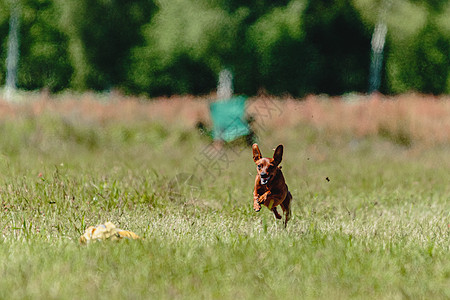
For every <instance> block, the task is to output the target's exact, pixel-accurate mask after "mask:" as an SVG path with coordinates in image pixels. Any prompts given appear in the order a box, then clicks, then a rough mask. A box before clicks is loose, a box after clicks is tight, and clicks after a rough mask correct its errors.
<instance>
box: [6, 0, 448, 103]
mask: <svg viewBox="0 0 450 300" xmlns="http://www.w3.org/2000/svg"><path fill="white" fill-rule="evenodd" d="M15 3H16V4H17V3H18V4H20V8H21V14H20V15H21V20H20V60H19V71H18V86H19V88H22V89H31V90H33V89H43V88H45V89H49V90H50V91H52V92H58V91H62V90H64V89H72V90H79V91H84V90H109V89H112V88H116V89H120V90H122V91H124V92H126V93H131V94H146V95H150V96H157V95H170V94H186V93H190V94H203V93H209V92H211V91H212V90H214V89H215V87H216V82H217V74H218V73H219V71H220V70H222V69H223V68H228V69H230V70H232V72H233V74H234V76H235V81H234V85H235V91H236V92H237V93H246V94H255V93H257V92H258V90H259V89H265V90H266V91H267V92H269V93H273V94H282V93H290V94H291V95H293V96H303V95H305V94H308V93H328V94H332V95H336V94H342V93H346V92H352V91H357V92H367V89H368V83H369V66H370V55H371V54H370V50H371V38H372V32H373V30H374V27H375V24H376V23H377V21H378V20H379V16H380V12H382V11H383V6H386V5H388V4H389V9H387V10H386V13H385V14H386V16H385V22H386V25H387V28H388V31H387V38H386V46H385V56H384V65H383V73H382V74H383V75H382V76H383V78H382V85H381V88H380V90H381V91H382V92H384V93H402V92H406V91H411V90H414V91H419V92H424V93H434V94H439V93H450V2H449V1H447V0H427V1H425V0H395V1H394V0H391V1H389V0H334V1H331V0H278V1H273V0H270V1H269V0H247V1H242V0H154V1H150V0H134V1H126V0H89V1H88V0H0V41H1V51H0V67H1V70H2V72H1V74H0V83H1V84H2V85H4V83H5V72H4V70H5V61H6V55H7V53H6V52H7V51H6V49H7V46H6V45H7V39H8V31H9V18H10V13H11V7H12V5H14V4H15Z"/></svg>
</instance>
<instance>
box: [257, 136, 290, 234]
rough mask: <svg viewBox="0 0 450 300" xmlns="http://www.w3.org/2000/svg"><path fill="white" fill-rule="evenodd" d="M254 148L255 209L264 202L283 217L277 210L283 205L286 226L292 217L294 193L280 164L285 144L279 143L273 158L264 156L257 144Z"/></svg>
mask: <svg viewBox="0 0 450 300" xmlns="http://www.w3.org/2000/svg"><path fill="white" fill-rule="evenodd" d="M252 149H253V160H254V161H255V164H256V166H257V171H258V174H257V175H256V179H255V190H254V191H253V209H254V210H255V211H256V212H258V211H260V210H261V204H264V205H265V206H267V207H268V208H269V209H270V210H271V211H272V212H273V214H274V215H275V218H277V219H281V216H280V214H279V213H278V211H277V206H278V205H281V209H282V210H283V213H284V227H286V225H287V222H288V221H289V219H290V218H291V200H292V195H291V193H290V192H289V189H288V186H287V185H286V182H285V181H284V176H283V173H282V172H281V166H279V164H280V163H281V159H282V158H283V145H278V147H277V149H275V152H274V154H273V158H268V157H262V155H261V151H259V147H258V145H257V144H253V146H252Z"/></svg>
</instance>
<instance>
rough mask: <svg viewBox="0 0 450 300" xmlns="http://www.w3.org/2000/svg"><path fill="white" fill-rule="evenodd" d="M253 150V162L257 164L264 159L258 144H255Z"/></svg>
mask: <svg viewBox="0 0 450 300" xmlns="http://www.w3.org/2000/svg"><path fill="white" fill-rule="evenodd" d="M252 150H253V161H254V162H257V161H258V160H260V159H261V158H262V155H261V151H259V147H258V144H253V146H252Z"/></svg>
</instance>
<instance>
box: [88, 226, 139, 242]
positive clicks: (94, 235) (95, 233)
mask: <svg viewBox="0 0 450 300" xmlns="http://www.w3.org/2000/svg"><path fill="white" fill-rule="evenodd" d="M124 238H126V239H133V240H136V239H140V237H139V236H138V235H137V234H135V233H134V232H132V231H128V230H122V229H119V228H116V225H114V224H113V223H111V222H106V223H105V224H100V225H97V226H90V227H88V228H87V229H86V231H85V233H84V234H83V235H82V236H81V237H80V239H79V241H80V244H88V243H92V242H98V241H105V240H110V241H118V240H122V239H124Z"/></svg>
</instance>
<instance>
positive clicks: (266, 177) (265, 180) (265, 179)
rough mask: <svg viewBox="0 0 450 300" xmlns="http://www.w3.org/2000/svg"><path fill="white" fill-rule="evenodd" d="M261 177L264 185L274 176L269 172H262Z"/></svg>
mask: <svg viewBox="0 0 450 300" xmlns="http://www.w3.org/2000/svg"><path fill="white" fill-rule="evenodd" d="M260 177H261V184H262V185H264V184H267V183H268V182H269V180H270V178H271V177H272V176H270V175H269V174H267V173H266V174H264V175H263V174H261V175H260Z"/></svg>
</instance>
